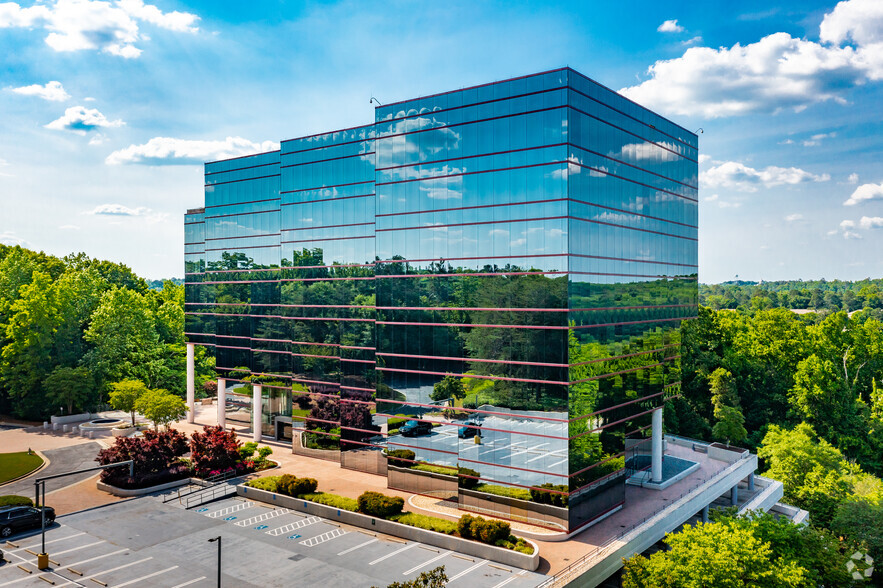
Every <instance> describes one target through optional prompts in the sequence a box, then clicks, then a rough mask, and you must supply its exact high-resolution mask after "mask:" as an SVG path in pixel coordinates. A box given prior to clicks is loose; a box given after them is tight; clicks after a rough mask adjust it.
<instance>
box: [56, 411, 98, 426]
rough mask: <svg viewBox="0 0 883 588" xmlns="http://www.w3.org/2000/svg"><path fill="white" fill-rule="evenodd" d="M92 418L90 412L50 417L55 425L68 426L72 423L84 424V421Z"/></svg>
mask: <svg viewBox="0 0 883 588" xmlns="http://www.w3.org/2000/svg"><path fill="white" fill-rule="evenodd" d="M91 418H92V415H91V414H90V413H88V412H84V413H81V414H69V415H66V416H54V417H50V419H49V420H50V422H51V423H52V424H53V425H55V424H58V425H66V424H70V423H82V422H83V421H88V420H90V419H91Z"/></svg>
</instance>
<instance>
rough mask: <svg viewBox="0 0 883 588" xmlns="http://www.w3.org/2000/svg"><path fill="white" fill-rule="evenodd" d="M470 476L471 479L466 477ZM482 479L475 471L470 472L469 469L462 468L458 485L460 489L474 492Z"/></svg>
mask: <svg viewBox="0 0 883 588" xmlns="http://www.w3.org/2000/svg"><path fill="white" fill-rule="evenodd" d="M466 476H469V477H466ZM479 477H481V474H479V473H478V472H477V471H475V470H470V469H469V468H460V469H459V473H458V479H457V485H458V486H459V487H460V488H466V489H467V490H472V489H473V488H475V487H476V486H478V483H479V480H478V478H479Z"/></svg>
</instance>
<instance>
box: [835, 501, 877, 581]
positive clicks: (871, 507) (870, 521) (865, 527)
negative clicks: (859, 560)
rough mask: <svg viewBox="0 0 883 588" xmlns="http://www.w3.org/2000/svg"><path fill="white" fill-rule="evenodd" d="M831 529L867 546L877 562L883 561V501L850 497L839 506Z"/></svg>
mask: <svg viewBox="0 0 883 588" xmlns="http://www.w3.org/2000/svg"><path fill="white" fill-rule="evenodd" d="M831 530H832V531H833V532H834V533H836V534H838V535H841V536H843V537H849V538H851V539H854V540H855V541H857V542H859V543H862V544H864V545H865V546H867V549H868V552H869V553H870V555H871V557H873V558H874V561H875V562H878V565H879V562H883V502H880V501H871V500H863V499H850V500H846V501H844V502H842V503H841V504H840V506H838V507H837V512H836V513H835V515H834V520H833V521H831Z"/></svg>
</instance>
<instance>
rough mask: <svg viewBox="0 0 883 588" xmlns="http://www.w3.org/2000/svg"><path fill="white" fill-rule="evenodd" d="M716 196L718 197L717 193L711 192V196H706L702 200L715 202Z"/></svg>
mask: <svg viewBox="0 0 883 588" xmlns="http://www.w3.org/2000/svg"><path fill="white" fill-rule="evenodd" d="M718 198H720V196H718V195H717V194H712V195H711V196H706V197H705V198H704V200H705V201H706V202H715V201H716V200H717V199H718Z"/></svg>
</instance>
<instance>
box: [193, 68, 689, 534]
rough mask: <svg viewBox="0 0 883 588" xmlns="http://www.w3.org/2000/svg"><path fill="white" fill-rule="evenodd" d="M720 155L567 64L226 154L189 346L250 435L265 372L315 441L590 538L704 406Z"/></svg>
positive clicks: (346, 460) (356, 464) (303, 445)
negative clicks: (703, 278) (707, 188)
mask: <svg viewBox="0 0 883 588" xmlns="http://www.w3.org/2000/svg"><path fill="white" fill-rule="evenodd" d="M697 160H698V151H697V137H696V135H695V134H693V133H691V132H689V131H687V130H685V129H683V128H682V127H680V126H678V125H676V124H674V123H672V122H670V121H668V120H667V119H665V118H663V117H661V116H659V115H656V114H654V113H652V112H650V111H649V110H647V109H645V108H642V107H640V106H638V105H636V104H634V103H633V102H631V101H629V100H627V99H626V98H623V97H622V96H619V95H618V94H616V93H615V92H613V91H611V90H609V89H607V88H605V87H603V86H601V85H599V84H597V83H595V82H593V81H592V80H590V79H588V78H586V77H584V76H582V75H581V74H579V73H577V72H575V71H574V70H572V69H569V68H566V69H560V70H555V71H551V72H546V73H541V74H537V75H532V76H526V77H522V78H516V79H512V80H506V81H502V82H497V83H492V84H487V85H482V86H477V87H474V88H467V89H464V90H457V91H452V92H446V93H442V94H437V95H434V96H428V97H424V98H418V99H414V100H409V101H405V102H399V103H395V104H388V105H383V106H380V107H378V108H377V109H376V110H375V120H374V123H373V124H370V125H367V126H364V127H358V128H353V129H346V130H342V131H335V132H330V133H325V134H320V135H313V136H309V137H303V138H299V139H293V140H289V141H283V142H282V144H281V149H280V150H279V151H275V152H270V153H263V154H258V155H253V156H248V157H241V158H237V159H231V160H225V161H218V162H213V163H208V164H206V167H205V178H206V179H205V207H204V208H200V209H195V210H191V211H188V214H187V216H186V217H185V229H186V231H185V232H186V239H185V241H186V245H185V259H186V273H187V277H186V280H187V281H186V296H187V329H186V330H187V336H188V338H189V340H190V341H191V342H195V343H198V344H202V345H206V346H207V347H209V349H210V350H212V351H213V352H214V354H215V356H216V358H217V369H218V372H219V375H222V377H226V378H228V381H230V382H231V385H232V389H231V390H230V392H229V393H228V398H231V399H232V400H231V402H230V403H229V406H228V420H231V419H232V421H233V423H231V424H234V423H235V422H236V419H237V418H240V419H241V421H242V422H243V424H244V426H248V424H247V423H248V422H249V419H250V410H249V402H250V400H249V399H250V396H248V395H246V394H237V392H238V391H247V390H248V386H249V384H250V383H254V382H261V383H262V384H263V390H264V396H265V397H264V400H263V403H264V406H263V412H262V414H263V419H264V421H265V425H264V426H265V431H264V432H265V433H266V434H268V435H276V436H284V437H287V436H288V435H291V437H292V445H293V450H294V451H295V452H298V453H303V454H307V455H314V456H317V457H325V458H329V459H335V460H339V461H340V463H341V465H342V466H343V467H349V468H354V469H359V470H364V471H370V472H375V473H381V474H385V475H387V477H388V481H389V485H390V487H394V488H399V489H404V490H410V491H414V492H418V493H421V494H427V495H430V496H436V497H439V498H445V499H449V500H456V501H457V502H458V503H459V505H460V507H461V508H462V509H465V510H471V511H475V512H479V513H488V514H495V515H498V516H502V517H506V518H511V519H513V520H524V521H529V522H532V523H534V524H540V525H545V526H549V527H552V528H564V529H567V530H575V529H577V528H579V527H582V526H584V525H586V524H589V523H591V522H592V521H594V520H597V519H598V518H599V517H602V516H604V515H605V514H607V513H609V512H612V511H613V510H614V509H616V508H618V507H620V506H622V505H623V502H624V497H625V482H626V480H627V478H628V477H629V476H630V475H631V474H633V473H634V471H635V470H638V469H642V468H643V467H645V466H646V465H647V461H648V460H647V454H648V453H649V448H648V447H646V446H647V445H648V444H647V443H646V442H645V439H647V438H648V436H649V428H650V422H651V413H652V412H653V411H654V409H656V408H658V407H660V406H663V405H665V403H666V402H667V401H668V400H670V399H671V398H672V397H674V396H676V395H677V394H678V393H679V384H680V375H679V374H680V360H679V353H680V351H679V327H680V323H681V321H682V320H684V319H688V318H691V317H694V316H695V315H696V312H697V301H698V285H697V274H698V265H697V263H698V255H697V222H698V215H697V209H698V206H697V179H698V171H697ZM237 382H238V383H237ZM237 398H241V400H237ZM237 415H239V417H237Z"/></svg>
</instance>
